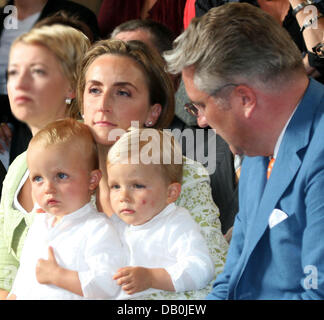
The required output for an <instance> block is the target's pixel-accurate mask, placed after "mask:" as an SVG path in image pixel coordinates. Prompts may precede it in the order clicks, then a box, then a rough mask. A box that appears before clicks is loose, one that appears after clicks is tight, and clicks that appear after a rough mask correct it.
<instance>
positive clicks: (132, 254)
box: [112, 203, 214, 299]
mask: <svg viewBox="0 0 324 320" xmlns="http://www.w3.org/2000/svg"><path fill="white" fill-rule="evenodd" d="M112 220H113V221H114V223H115V225H116V227H117V229H118V231H119V232H120V236H121V238H122V241H124V244H125V246H126V247H128V249H129V251H128V263H127V265H128V266H142V267H146V268H165V269H166V271H167V272H168V273H169V275H170V276H171V279H172V282H173V285H174V288H175V290H176V292H180V291H187V290H198V289H201V288H203V287H205V286H206V285H207V284H208V283H209V282H210V281H211V280H212V279H213V277H214V264H213V262H212V259H211V257H210V255H209V252H208V248H207V244H206V242H205V240H204V238H203V236H202V235H201V233H200V228H199V225H198V224H197V223H196V222H195V221H194V220H193V218H192V217H191V216H190V214H189V212H188V211H187V210H186V209H184V208H181V207H177V206H176V205H175V204H174V203H172V204H169V205H168V206H167V207H166V208H165V209H164V210H162V211H161V212H160V213H159V214H158V215H156V216H155V217H153V218H152V219H151V220H150V221H148V222H146V223H145V224H143V225H139V226H133V225H127V224H126V223H124V222H123V221H122V220H120V219H119V218H118V217H117V216H116V215H113V217H112ZM157 291H160V290H156V289H147V290H145V291H142V292H139V293H135V294H133V295H128V294H126V293H125V292H124V291H123V290H122V291H121V293H120V295H119V296H118V298H117V299H131V298H134V297H138V296H142V295H147V294H151V293H153V292H157Z"/></svg>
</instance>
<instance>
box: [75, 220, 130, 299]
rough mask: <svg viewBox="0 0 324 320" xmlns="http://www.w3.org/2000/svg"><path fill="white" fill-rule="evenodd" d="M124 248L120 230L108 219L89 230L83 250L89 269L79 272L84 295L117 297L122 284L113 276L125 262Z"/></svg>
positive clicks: (105, 297) (93, 297)
mask: <svg viewBox="0 0 324 320" xmlns="http://www.w3.org/2000/svg"><path fill="white" fill-rule="evenodd" d="M123 250H124V249H123V247H122V245H121V242H120V239H119V237H118V235H117V232H116V231H115V229H114V228H113V226H112V224H111V223H110V221H108V220H107V219H104V221H103V222H102V223H100V224H99V225H98V226H97V227H96V228H93V230H91V232H89V234H88V239H87V244H86V248H85V250H84V256H85V263H86V265H87V267H88V269H87V270H85V271H81V272H79V279H80V282H81V287H82V292H83V295H84V297H85V298H88V299H115V298H116V296H117V295H118V294H119V291H120V287H119V286H118V285H117V284H116V281H115V280H113V279H112V277H113V275H114V274H115V273H116V271H117V270H118V269H119V268H121V267H123V266H124V265H125V261H124V257H125V255H124V253H123Z"/></svg>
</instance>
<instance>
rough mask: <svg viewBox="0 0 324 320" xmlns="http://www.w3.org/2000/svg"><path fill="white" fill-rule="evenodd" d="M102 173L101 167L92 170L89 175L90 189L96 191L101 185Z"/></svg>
mask: <svg viewBox="0 0 324 320" xmlns="http://www.w3.org/2000/svg"><path fill="white" fill-rule="evenodd" d="M101 177H102V173H101V171H100V170H99V169H96V170H92V171H91V172H90V177H89V190H90V191H91V192H94V191H95V190H96V188H97V187H98V185H99V182H100V179H101Z"/></svg>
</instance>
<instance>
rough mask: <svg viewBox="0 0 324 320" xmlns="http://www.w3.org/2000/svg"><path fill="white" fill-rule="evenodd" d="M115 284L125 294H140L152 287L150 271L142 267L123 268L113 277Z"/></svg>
mask: <svg viewBox="0 0 324 320" xmlns="http://www.w3.org/2000/svg"><path fill="white" fill-rule="evenodd" d="M113 279H114V280H117V284H118V285H120V286H122V289H123V290H124V291H125V292H126V293H127V294H133V293H136V292H141V291H144V290H146V289H149V288H151V287H152V279H151V269H148V268H144V267H124V268H121V269H119V270H118V271H117V272H116V274H115V275H114V276H113Z"/></svg>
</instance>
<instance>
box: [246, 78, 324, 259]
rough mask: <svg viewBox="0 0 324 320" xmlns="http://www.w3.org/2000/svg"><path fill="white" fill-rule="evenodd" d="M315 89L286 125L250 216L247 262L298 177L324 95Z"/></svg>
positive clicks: (308, 91) (304, 99)
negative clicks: (275, 157)
mask: <svg viewBox="0 0 324 320" xmlns="http://www.w3.org/2000/svg"><path fill="white" fill-rule="evenodd" d="M311 83H312V82H311ZM312 89H313V88H312V87H311V88H310V89H309V90H307V92H306V94H305V96H304V98H303V99H302V101H301V103H300V104H299V106H298V107H297V109H296V111H295V114H294V115H293V117H292V119H291V121H290V123H289V125H288V126H287V129H286V132H285V134H284V137H283V140H282V142H281V145H280V149H279V153H278V156H277V159H276V161H275V164H274V166H273V169H272V172H271V176H270V178H269V180H268V181H267V183H266V185H265V188H264V192H263V195H262V196H261V200H260V201H259V206H258V208H257V210H256V214H255V215H254V217H253V216H251V220H253V221H250V223H251V225H250V228H251V229H249V231H250V232H249V243H248V245H247V251H246V260H245V264H246V263H247V260H248V257H249V256H250V254H251V253H252V251H253V250H254V248H255V246H256V245H257V243H258V241H259V240H260V238H261V237H262V235H263V234H264V232H265V231H266V229H267V228H268V224H269V217H270V214H271V212H272V211H273V209H275V208H276V205H277V203H278V201H279V200H280V198H281V197H282V196H283V194H284V192H285V190H286V189H287V187H288V186H289V184H290V183H291V182H292V181H293V179H294V178H295V176H296V174H297V172H298V170H299V168H300V166H301V164H302V158H301V157H302V155H300V154H302V153H300V154H299V153H298V152H299V151H300V150H301V149H303V148H305V147H306V146H307V145H308V144H309V140H310V135H311V130H312V126H313V122H314V116H315V114H316V109H317V108H318V106H319V101H320V99H321V97H322V94H319V93H318V91H317V92H316V93H315V92H313V91H314V90H312ZM320 93H322V91H320ZM315 119H316V118H315ZM258 199H259V198H258Z"/></svg>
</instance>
